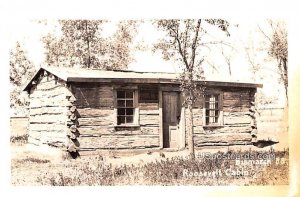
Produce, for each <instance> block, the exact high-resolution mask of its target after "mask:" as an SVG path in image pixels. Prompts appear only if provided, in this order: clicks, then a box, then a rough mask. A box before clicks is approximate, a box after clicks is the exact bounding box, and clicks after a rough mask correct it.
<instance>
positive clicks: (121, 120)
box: [117, 116, 125, 125]
mask: <svg viewBox="0 0 300 197" xmlns="http://www.w3.org/2000/svg"><path fill="white" fill-rule="evenodd" d="M124 123H125V116H118V122H117V124H118V125H120V124H124Z"/></svg>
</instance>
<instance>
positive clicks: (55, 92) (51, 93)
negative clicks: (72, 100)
mask: <svg viewBox="0 0 300 197" xmlns="http://www.w3.org/2000/svg"><path fill="white" fill-rule="evenodd" d="M65 94H66V90H65V87H60V88H55V89H52V90H47V91H46V90H35V91H34V92H33V93H32V94H30V98H45V97H55V96H60V95H65Z"/></svg>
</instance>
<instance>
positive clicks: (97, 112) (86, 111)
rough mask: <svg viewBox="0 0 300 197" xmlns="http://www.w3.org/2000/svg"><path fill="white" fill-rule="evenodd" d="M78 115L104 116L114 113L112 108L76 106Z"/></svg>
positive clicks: (83, 116) (84, 116)
mask: <svg viewBox="0 0 300 197" xmlns="http://www.w3.org/2000/svg"><path fill="white" fill-rule="evenodd" d="M77 111H78V113H79V115H80V117H82V118H88V117H106V116H111V115H112V114H114V113H115V112H114V110H107V109H98V108H78V109H77Z"/></svg>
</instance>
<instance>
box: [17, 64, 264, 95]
mask: <svg viewBox="0 0 300 197" xmlns="http://www.w3.org/2000/svg"><path fill="white" fill-rule="evenodd" d="M43 70H46V71H48V72H50V73H52V74H53V75H55V76H57V77H58V78H60V79H62V80H64V81H66V82H95V83H97V82H108V83H109V82H111V83H115V82H124V83H126V82H128V83H129V82H131V83H172V84H179V83H180V82H179V80H178V77H179V74H178V73H165V72H136V71H127V70H113V71H107V70H100V69H85V68H69V67H68V68H67V67H46V66H42V67H41V68H40V69H39V70H38V71H37V72H36V73H35V75H34V77H33V78H32V79H31V80H30V81H29V82H28V83H27V84H26V85H25V87H24V88H23V90H28V88H30V87H31V84H32V81H34V80H36V78H37V77H38V76H39V73H40V72H42V71H43ZM199 83H203V84H206V85H212V86H232V87H251V88H256V87H262V84H254V83H238V82H221V81H199Z"/></svg>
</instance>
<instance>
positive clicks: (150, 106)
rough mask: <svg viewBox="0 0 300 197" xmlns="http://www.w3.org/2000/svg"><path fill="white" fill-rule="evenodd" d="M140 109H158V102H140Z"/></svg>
mask: <svg viewBox="0 0 300 197" xmlns="http://www.w3.org/2000/svg"><path fill="white" fill-rule="evenodd" d="M139 109H140V110H158V103H139Z"/></svg>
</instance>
